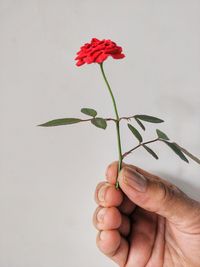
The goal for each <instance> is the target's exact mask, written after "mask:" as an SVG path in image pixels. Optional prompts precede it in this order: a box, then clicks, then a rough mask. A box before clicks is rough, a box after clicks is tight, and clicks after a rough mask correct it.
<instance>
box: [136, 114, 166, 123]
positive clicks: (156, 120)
mask: <svg viewBox="0 0 200 267" xmlns="http://www.w3.org/2000/svg"><path fill="white" fill-rule="evenodd" d="M135 118H137V119H139V120H142V121H147V122H151V123H161V122H164V120H161V119H159V118H156V117H153V116H149V115H135Z"/></svg>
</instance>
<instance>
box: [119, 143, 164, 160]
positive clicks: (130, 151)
mask: <svg viewBox="0 0 200 267" xmlns="http://www.w3.org/2000/svg"><path fill="white" fill-rule="evenodd" d="M156 141H160V139H159V138H156V139H153V140H150V141H147V142H143V143H139V144H138V145H137V146H135V147H134V148H132V149H130V150H129V151H127V152H126V153H124V154H123V155H122V158H123V159H124V158H125V157H126V156H128V155H129V154H130V153H132V152H133V151H134V150H136V149H137V148H139V147H141V146H143V145H147V144H150V143H154V142H156Z"/></svg>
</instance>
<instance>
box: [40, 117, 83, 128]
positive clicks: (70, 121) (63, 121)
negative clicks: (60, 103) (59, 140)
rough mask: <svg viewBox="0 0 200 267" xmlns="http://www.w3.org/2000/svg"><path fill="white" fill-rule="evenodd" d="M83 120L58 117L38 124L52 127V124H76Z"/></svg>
mask: <svg viewBox="0 0 200 267" xmlns="http://www.w3.org/2000/svg"><path fill="white" fill-rule="evenodd" d="M81 121H82V120H81V119H78V118H63V119H57V120H52V121H48V122H46V123H43V124H40V125H38V126H42V127H52V126H60V125H67V124H74V123H78V122H81Z"/></svg>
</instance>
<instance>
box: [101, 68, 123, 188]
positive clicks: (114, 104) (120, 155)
mask: <svg viewBox="0 0 200 267" xmlns="http://www.w3.org/2000/svg"><path fill="white" fill-rule="evenodd" d="M100 68H101V72H102V75H103V78H104V81H105V83H106V85H107V88H108V91H109V93H110V96H111V98H112V102H113V106H114V111H115V115H116V122H115V123H116V130H117V144H118V153H119V164H118V173H119V171H120V170H121V168H122V147H121V138H120V128H119V121H120V118H119V114H118V111H117V105H116V101H115V98H114V95H113V92H112V90H111V87H110V84H109V82H108V80H107V78H106V75H105V72H104V69H103V63H101V64H100ZM115 186H116V188H117V189H118V188H119V182H118V180H117V181H116V184H115Z"/></svg>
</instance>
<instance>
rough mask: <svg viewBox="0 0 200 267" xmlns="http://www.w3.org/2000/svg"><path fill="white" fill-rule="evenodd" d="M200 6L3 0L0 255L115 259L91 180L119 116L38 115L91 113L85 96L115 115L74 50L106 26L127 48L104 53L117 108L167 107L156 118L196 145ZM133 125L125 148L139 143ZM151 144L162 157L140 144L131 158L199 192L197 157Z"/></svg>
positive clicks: (106, 33) (42, 266) (177, 1)
mask: <svg viewBox="0 0 200 267" xmlns="http://www.w3.org/2000/svg"><path fill="white" fill-rule="evenodd" d="M199 14H200V1H198V0H192V1H191V0H168V1H160V0H150V1H149V0H142V1H141V0H137V1H136V0H129V1H117V0H110V1H106V0H101V1H94V0H76V1H74V0H58V1H53V0H48V1H47V0H46V1H45V0H32V1H31V0H0V38H1V42H0V67H1V72H0V123H1V131H0V148H1V149H0V267H35V266H37V267H64V266H69V267H80V266H84V267H94V266H95V267H102V266H104V267H111V266H115V264H113V263H112V262H110V261H109V260H108V259H106V258H105V257H104V256H103V255H101V254H100V252H99V251H98V250H97V248H96V246H95V235H96V231H95V229H94V228H93V226H92V220H91V218H92V213H93V210H94V209H95V203H94V201H93V194H94V189H95V186H96V184H97V183H98V182H99V181H101V180H103V179H104V172H105V169H106V166H107V165H108V164H109V163H110V162H112V161H113V160H116V159H117V146H116V136H115V134H116V133H115V128H114V125H113V124H110V125H109V126H108V129H107V130H106V131H103V130H101V129H97V128H95V127H94V126H92V125H90V124H76V125H72V126H65V127H57V128H40V127H36V125H37V124H39V123H43V122H46V121H48V120H50V119H54V118H59V117H67V116H68V117H73V116H76V117H78V116H82V117H84V115H81V114H80V109H81V108H82V107H93V108H96V109H97V110H98V112H99V115H101V116H113V108H112V105H111V100H110V98H109V94H108V92H107V91H106V87H105V85H104V82H103V80H102V77H101V75H100V70H99V66H98V65H96V64H93V65H87V66H86V65H85V66H83V67H80V68H78V67H76V66H75V62H74V57H75V54H76V52H77V51H78V50H79V47H80V46H81V45H82V44H83V43H85V42H88V41H90V39H91V38H92V37H97V38H99V39H103V38H110V39H112V40H114V41H116V42H117V43H118V44H119V45H121V46H122V47H123V49H124V53H125V54H126V58H125V59H123V60H118V61H117V60H112V59H109V60H107V62H106V63H105V71H106V73H107V75H108V77H109V80H110V82H111V84H112V87H113V91H114V94H115V96H116V99H117V103H118V106H119V113H120V115H123V116H125V115H133V114H136V113H140V114H142V113H144V114H150V115H154V116H158V117H161V118H163V119H164V120H165V124H162V125H159V127H160V129H161V130H163V131H165V132H167V134H168V135H169V136H170V137H171V139H172V140H175V141H177V142H178V143H179V144H181V145H183V146H185V147H186V148H187V149H188V150H190V151H191V152H193V153H194V154H196V155H197V156H200V143H199V136H200V111H199V109H200V16H199ZM156 126H158V125H156ZM126 128H127V127H126V124H124V125H123V127H122V139H123V141H122V143H123V150H124V151H125V150H127V149H128V148H131V147H132V146H134V145H135V144H136V142H135V140H134V138H133V137H132V136H131V134H130V133H129V131H128V130H127V129H126ZM154 131H155V127H154V126H152V125H151V126H150V125H149V128H148V131H147V133H146V134H145V136H146V138H152V137H154ZM151 147H152V148H154V149H155V151H157V152H158V154H159V156H160V160H159V161H155V160H154V159H153V158H151V156H150V155H148V154H146V153H145V151H142V150H138V151H137V152H136V153H135V154H133V155H131V156H130V157H129V158H127V162H129V163H133V164H135V165H139V166H140V167H142V168H144V169H147V170H148V171H151V172H153V173H156V174H158V175H161V176H163V177H164V178H166V179H168V180H171V181H173V182H174V183H176V184H177V185H179V186H180V188H182V189H183V190H184V191H185V192H186V193H188V194H189V195H190V196H192V197H194V198H196V199H200V175H199V173H200V166H198V165H197V164H196V163H193V162H191V163H190V164H189V165H188V164H186V163H184V162H182V161H181V160H179V159H178V158H177V156H176V155H174V154H173V152H171V151H170V150H169V149H168V147H165V145H162V144H161V145H159V144H153V145H152V146H151Z"/></svg>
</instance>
